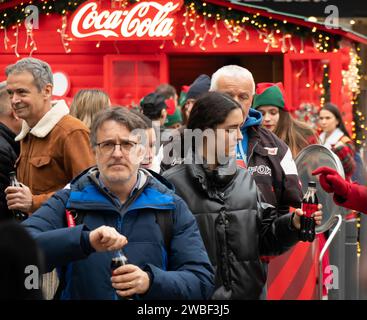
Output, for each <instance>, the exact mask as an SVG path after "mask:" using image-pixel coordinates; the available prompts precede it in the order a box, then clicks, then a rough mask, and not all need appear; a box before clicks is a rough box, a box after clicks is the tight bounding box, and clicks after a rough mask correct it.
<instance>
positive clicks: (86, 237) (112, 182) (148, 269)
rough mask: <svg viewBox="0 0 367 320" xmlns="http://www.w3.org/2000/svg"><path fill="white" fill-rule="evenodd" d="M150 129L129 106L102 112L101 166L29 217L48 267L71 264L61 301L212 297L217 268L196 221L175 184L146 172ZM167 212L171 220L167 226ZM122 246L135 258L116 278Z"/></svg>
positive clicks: (95, 129) (95, 131) (96, 145)
mask: <svg viewBox="0 0 367 320" xmlns="http://www.w3.org/2000/svg"><path fill="white" fill-rule="evenodd" d="M146 129H147V125H146V123H145V122H144V121H143V120H142V119H141V118H140V117H139V116H138V115H136V114H134V113H132V112H130V111H128V110H127V109H123V108H118V107H116V108H112V109H106V110H103V111H101V112H100V113H98V114H97V115H96V117H95V119H94V122H93V124H92V127H91V135H90V140H91V144H92V148H93V152H94V155H95V158H96V162H97V166H96V167H92V168H91V169H89V170H86V171H85V172H84V173H82V174H81V175H80V176H79V177H77V178H75V179H74V180H73V181H72V182H71V183H70V185H69V186H68V187H67V188H65V189H63V190H61V191H59V192H57V193H56V194H55V195H54V196H53V197H52V198H51V199H49V201H48V202H47V203H46V204H44V205H43V206H42V207H41V208H40V209H39V210H38V211H36V212H35V213H34V214H33V215H32V216H31V217H30V218H29V219H27V220H26V221H25V223H24V224H25V226H26V228H27V229H28V231H29V232H30V233H31V234H32V235H33V236H34V237H35V239H36V240H37V241H38V243H39V245H40V247H41V249H42V250H43V252H44V254H45V257H46V264H47V265H46V268H48V269H52V268H53V267H61V266H63V268H62V272H61V273H60V276H61V279H62V281H61V283H62V286H61V289H60V290H59V292H60V297H61V299H115V298H117V297H119V298H127V297H132V298H133V299H139V300H140V299H207V298H209V297H210V296H211V294H212V290H213V285H214V284H213V280H214V275H213V270H212V266H211V264H210V262H209V258H208V255H207V253H206V251H205V248H204V245H203V242H202V239H201V236H200V233H199V231H198V227H197V224H196V221H195V218H194V217H193V215H192V213H191V212H190V211H189V209H188V207H187V205H186V203H185V202H184V201H183V200H182V199H181V198H179V197H178V196H177V195H175V194H174V192H173V190H171V189H170V187H169V183H168V182H167V181H165V180H163V178H161V179H162V180H161V181H158V180H157V178H154V177H153V176H151V175H150V174H149V172H148V171H146V170H144V169H139V166H140V163H141V162H142V160H143V159H144V156H145V150H144V149H145V148H144V142H145V140H146V137H144V134H145V132H146ZM162 217H165V219H166V220H165V221H167V219H171V220H170V221H171V223H170V224H169V223H166V224H165V226H166V228H163V227H162V224H161V223H160V222H159V221H162ZM66 218H67V221H69V223H68V224H67V221H66ZM73 218H75V219H73ZM68 225H69V228H66V227H67V226H68ZM167 228H168V229H167ZM167 232H169V233H170V236H169V237H167V234H168V233H167ZM167 238H168V240H169V241H167ZM122 248H123V250H124V254H125V255H126V257H127V259H128V261H129V262H128V264H126V265H123V266H121V267H119V268H117V269H116V270H114V272H113V274H112V275H111V270H110V264H111V259H112V257H114V254H115V253H114V251H116V250H120V249H122Z"/></svg>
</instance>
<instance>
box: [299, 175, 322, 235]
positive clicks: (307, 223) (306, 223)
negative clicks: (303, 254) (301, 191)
mask: <svg viewBox="0 0 367 320" xmlns="http://www.w3.org/2000/svg"><path fill="white" fill-rule="evenodd" d="M318 204H319V200H318V199H317V195H316V182H314V181H310V182H309V183H308V188H307V191H306V193H305V195H304V197H303V200H302V211H303V213H304V214H303V215H302V216H301V229H300V230H299V237H300V240H301V241H304V242H306V241H308V242H312V241H313V240H314V239H315V226H316V224H315V220H314V218H313V217H311V215H312V214H313V213H314V212H316V211H317V205H318Z"/></svg>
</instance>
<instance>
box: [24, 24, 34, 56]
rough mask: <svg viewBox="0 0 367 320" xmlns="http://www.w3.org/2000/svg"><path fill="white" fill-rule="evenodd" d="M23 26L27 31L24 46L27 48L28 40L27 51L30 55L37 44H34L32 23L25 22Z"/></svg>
mask: <svg viewBox="0 0 367 320" xmlns="http://www.w3.org/2000/svg"><path fill="white" fill-rule="evenodd" d="M25 27H26V32H27V39H26V42H25V46H24V47H25V48H26V49H27V48H28V41H29V47H30V49H31V51H30V53H29V56H30V57H31V56H32V54H33V52H34V51H36V50H37V45H36V42H35V40H34V37H33V24H32V23H26V24H25Z"/></svg>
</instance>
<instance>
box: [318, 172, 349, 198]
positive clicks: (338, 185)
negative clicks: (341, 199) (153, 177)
mask: <svg viewBox="0 0 367 320" xmlns="http://www.w3.org/2000/svg"><path fill="white" fill-rule="evenodd" d="M318 174H319V175H320V177H319V180H320V185H321V187H322V188H323V189H324V190H325V191H326V192H329V193H331V192H333V193H335V194H337V195H340V196H346V195H347V193H348V191H349V183H348V182H347V181H345V180H344V179H343V178H342V177H341V176H340V175H339V173H338V172H337V171H336V170H334V169H331V168H329V167H321V168H318V169H316V170H314V171H313V172H312V175H314V176H315V175H318Z"/></svg>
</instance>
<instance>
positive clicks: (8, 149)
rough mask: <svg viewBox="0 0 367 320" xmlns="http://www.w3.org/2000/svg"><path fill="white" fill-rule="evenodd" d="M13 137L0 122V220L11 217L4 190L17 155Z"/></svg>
mask: <svg viewBox="0 0 367 320" xmlns="http://www.w3.org/2000/svg"><path fill="white" fill-rule="evenodd" d="M14 139H15V133H14V132H12V131H11V130H10V129H9V128H8V127H7V126H6V125H5V124H3V123H1V122H0V221H3V220H8V219H10V218H12V213H11V211H10V210H9V209H8V206H7V203H6V199H5V192H4V190H5V189H6V188H7V187H8V186H9V183H10V181H9V172H10V171H14V164H15V160H16V159H17V157H18V155H19V148H20V147H19V142H16V141H15V140H14Z"/></svg>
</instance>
